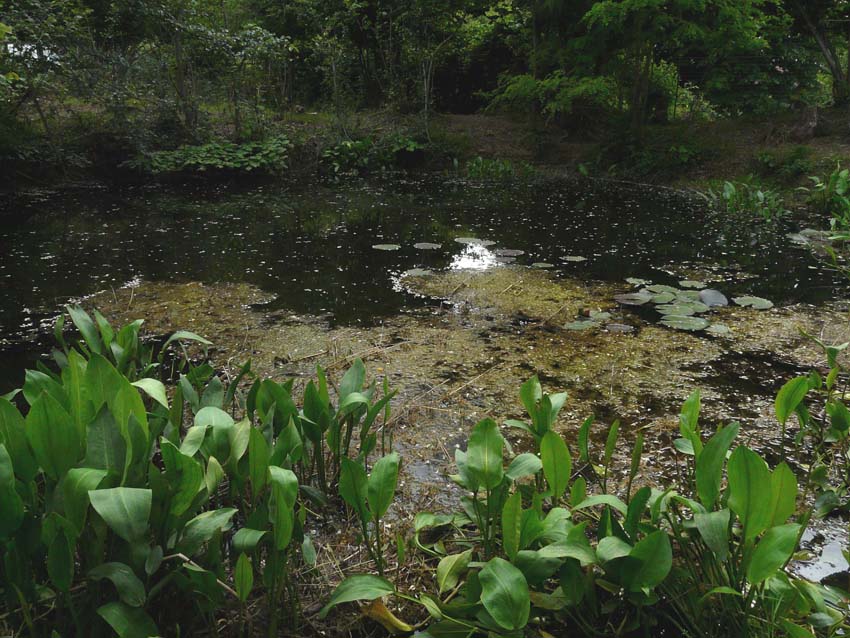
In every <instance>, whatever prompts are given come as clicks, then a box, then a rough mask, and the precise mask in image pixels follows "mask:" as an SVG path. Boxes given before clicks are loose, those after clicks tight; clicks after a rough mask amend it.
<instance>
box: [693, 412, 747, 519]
mask: <svg viewBox="0 0 850 638" xmlns="http://www.w3.org/2000/svg"><path fill="white" fill-rule="evenodd" d="M739 428H740V426H739V425H738V424H737V423H732V424H730V425H728V426H727V427H725V428H723V429H721V430H719V431H718V432H717V433H716V434H715V435H714V436H712V437H711V438H710V439H709V440H708V443H706V444H705V448H704V449H703V451H702V453H701V454H700V455H699V457H698V458H697V462H696V481H697V494H699V498H700V500H701V501H702V504H703V505H705V506H706V507H707V508H709V509H711V508H712V507H714V503H715V502H716V501H717V497H718V495H719V494H720V482H721V480H722V478H723V464H724V463H725V462H726V453H727V452H728V451H729V447H730V446H731V445H732V441H733V440H734V439H735V437H736V436H737V435H738V430H739Z"/></svg>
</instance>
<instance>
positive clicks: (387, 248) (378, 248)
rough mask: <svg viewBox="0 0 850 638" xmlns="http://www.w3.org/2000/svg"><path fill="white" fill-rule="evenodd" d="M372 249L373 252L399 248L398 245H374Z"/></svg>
mask: <svg viewBox="0 0 850 638" xmlns="http://www.w3.org/2000/svg"><path fill="white" fill-rule="evenodd" d="M372 248H374V249H375V250H398V249H399V248H401V246H399V245H398V244H374V245H373V246H372Z"/></svg>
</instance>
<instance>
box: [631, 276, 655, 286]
mask: <svg viewBox="0 0 850 638" xmlns="http://www.w3.org/2000/svg"><path fill="white" fill-rule="evenodd" d="M626 283H627V284H631V285H632V286H646V285H647V284H651V283H652V282H651V281H649V280H648V279H641V278H639V277H628V278H627V279H626Z"/></svg>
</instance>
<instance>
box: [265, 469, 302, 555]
mask: <svg viewBox="0 0 850 638" xmlns="http://www.w3.org/2000/svg"><path fill="white" fill-rule="evenodd" d="M269 484H270V485H271V492H272V494H271V499H270V501H269V521H270V522H271V523H272V531H273V533H274V542H275V547H276V548H277V549H278V550H284V549H286V548H287V547H288V546H289V543H290V541H291V540H292V532H293V529H294V527H295V500H296V499H297V498H298V477H296V476H295V474H294V473H293V472H292V471H290V470H285V469H283V468H280V467H276V466H274V465H272V466H271V467H269Z"/></svg>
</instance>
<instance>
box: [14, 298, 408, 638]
mask: <svg viewBox="0 0 850 638" xmlns="http://www.w3.org/2000/svg"><path fill="white" fill-rule="evenodd" d="M69 311H70V315H71V318H72V320H73V322H74V324H75V325H76V327H77V328H78V330H79V332H80V334H81V335H82V339H81V341H80V342H79V343H78V344H76V345H74V346H70V347H69V346H68V345H67V344H66V343H65V341H64V338H63V337H62V334H61V323H60V325H59V327H58V329H57V335H58V336H59V337H60V346H61V347H60V348H57V349H56V350H55V351H54V359H55V361H56V364H57V366H58V369H59V372H54V371H51V370H50V369H48V368H47V367H46V366H39V370H30V371H27V373H26V379H25V382H24V384H23V387H22V388H21V389H20V391H16V392H13V393H11V394H9V395H7V396H5V397H3V398H0V508H1V509H2V516H0V554H2V562H1V563H0V564H2V579H0V583H2V596H3V598H4V602H5V608H6V610H8V611H7V612H6V613H5V614H4V616H3V620H2V621H0V626H3V625H5V627H7V628H9V629H10V631H11V632H12V633H13V634H15V635H18V634H19V633H21V632H22V633H24V634H25V635H29V636H42V635H45V636H46V635H50V632H51V629H55V630H56V632H58V633H53V635H54V636H55V635H62V636H69V635H76V636H111V635H115V634H117V635H118V636H121V637H122V638H134V637H136V636H145V637H146V636H156V635H193V634H195V632H198V631H206V630H208V629H209V628H211V627H214V626H215V624H216V623H215V620H214V616H215V613H216V611H217V610H220V609H221V608H223V607H237V608H238V606H239V605H240V604H242V603H245V602H246V601H247V599H248V597H249V596H251V595H252V590H253V589H257V590H258V593H255V594H254V596H255V597H257V596H260V597H262V598H265V602H266V605H265V606H266V609H267V611H266V614H265V615H264V624H265V625H266V626H267V633H268V635H270V636H276V635H278V628H279V627H280V626H281V619H283V618H285V619H286V624H287V626H289V627H293V628H294V627H297V620H296V619H297V617H298V607H299V605H298V602H299V601H298V597H297V592H296V589H295V583H294V580H293V574H294V573H295V571H296V568H297V567H298V566H299V565H300V566H305V565H306V566H308V567H309V566H310V565H311V564H314V563H315V560H316V555H315V550H314V549H313V546H312V541H311V539H310V538H309V537H308V536H307V535H306V534H305V531H304V529H305V527H304V524H305V521H306V516H307V512H308V510H310V509H314V508H318V509H321V508H324V507H327V504H328V499H329V498H331V497H332V496H333V495H335V494H336V490H337V484H339V490H340V491H342V492H343V493H344V494H345V486H346V481H347V475H348V473H349V472H350V470H349V469H348V468H353V467H356V468H357V470H356V472H357V473H365V472H366V470H367V467H366V464H367V458H369V455H370V454H371V453H372V452H374V451H375V450H376V448H377V447H378V446H379V445H380V447H381V452H383V451H384V450H387V451H388V446H389V445H390V441H389V439H388V437H387V436H385V435H384V434H385V433H384V434H382V436H381V437H380V438H379V436H378V434H377V432H376V426H377V424H378V420H379V418H382V419H386V418H388V417H389V412H388V410H389V407H388V404H389V400H390V398H391V397H392V393H389V392H388V391H387V390H386V388H384V394H383V396H381V397H380V398H378V396H377V394H378V389H377V388H376V386H375V384H374V383H373V384H371V385H369V386H365V385H364V383H365V375H366V371H365V367H364V366H363V363H362V362H360V361H359V360H358V361H356V362H355V363H354V365H353V366H352V367H351V368H350V369H349V370H348V372H346V374H345V375H344V376H343V377H342V379H341V380H340V381H339V383H338V386H337V389H336V392H335V393H334V394H335V395H336V402H335V403H334V402H332V400H331V396H330V392H329V389H328V388H329V385H328V381H327V378H326V376H325V373H324V371H323V370H322V369H321V368H319V369H318V370H317V380H316V381H315V382H314V381H311V382H310V383H308V384H307V386H306V389H305V392H304V396H303V408H302V409H299V408H298V407H296V404H295V400H294V398H293V396H292V382H289V383H283V384H280V383H277V382H275V381H272V380H269V379H266V380H262V381H261V380H259V379H255V380H254V381H253V383H251V384H250V386H249V389H248V390H247V392H240V390H239V388H240V382H241V381H242V380H246V379H247V378H248V377H250V376H251V371H250V366H249V365H246V366H245V367H243V369H242V370H241V371H240V374H239V375H238V376H237V378H236V379H234V380H233V381H232V382H231V383H230V384H229V385H225V384H224V383H222V381H221V380H220V379H219V377H218V376H215V374H214V371H213V369H212V368H211V367H210V366H209V364H207V363H201V364H199V365H193V364H192V363H191V361H190V359H189V358H188V357H187V356H185V353H187V352H188V350H187V348H188V346H189V344H190V343H191V342H198V343H200V344H201V345H202V346H203V347H206V346H207V345H209V342H207V341H205V340H203V339H202V338H201V337H198V336H197V335H194V334H192V333H189V332H178V333H176V334H174V335H173V336H172V337H171V338H169V339H168V340H167V341H166V342H165V343H164V344H162V346H161V347H160V348H159V354H158V355H157V356H156V357H154V355H153V348H152V347H150V346H148V345H145V344H144V343H143V342H142V341H141V340H140V339H139V328H140V326H141V322H140V321H139V322H134V323H132V324H130V325H128V326H126V327H124V328H122V329H121V330H120V331H117V332H116V331H114V330H113V329H112V327H111V326H110V325H109V324H108V322H107V321H106V320H105V319H104V318H103V317H102V316H101V315H99V314H97V313H95V316H94V318H92V317H91V316H89V315H88V314H86V313H85V312H84V311H82V310H81V309H80V308H69ZM181 353H182V354H181ZM166 375H167V376H168V377H169V378H176V379H177V382H176V384H175V385H174V387H173V390H172V391H171V392H170V393H169V392H168V391H167V389H166V386H165V385H164V384H163V382H162V378H164V377H165V376H166ZM169 395H170V396H169ZM15 403H17V405H19V406H20V408H21V409H19V408H18V407H17V406H16V405H15ZM237 413H240V414H241V415H242V416H241V418H235V417H234V415H235V414H237ZM397 468H398V457H397V456H394V455H390V456H388V457H386V458H385V459H384V460H383V461H379V462H378V463H377V464H376V465H375V467H374V468H373V469H372V476H371V477H370V479H369V481H368V485H367V486H366V487H365V488H363V489H364V490H365V492H366V494H367V501H368V512H369V514H370V516H371V517H372V519H373V520H375V521H376V522H377V521H378V520H379V519H380V517H381V515H382V514H383V513H384V512H385V511H386V508H387V506H388V504H389V501H390V500H391V499H392V494H393V490H394V487H395V486H394V483H393V484H392V485H390V483H392V481H391V479H392V478H394V476H395V475H396V473H397ZM357 489H358V490H359V489H360V486H359V485H358V486H357ZM373 492H376V494H377V496H374V497H373ZM374 548H375V553H373V555H374V558H375V567H376V568H377V569H379V570H380V569H381V568H382V566H383V564H384V563H383V561H382V560H381V557H380V553H379V552H380V548H381V541H380V539H379V538H376V540H375V542H374Z"/></svg>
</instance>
